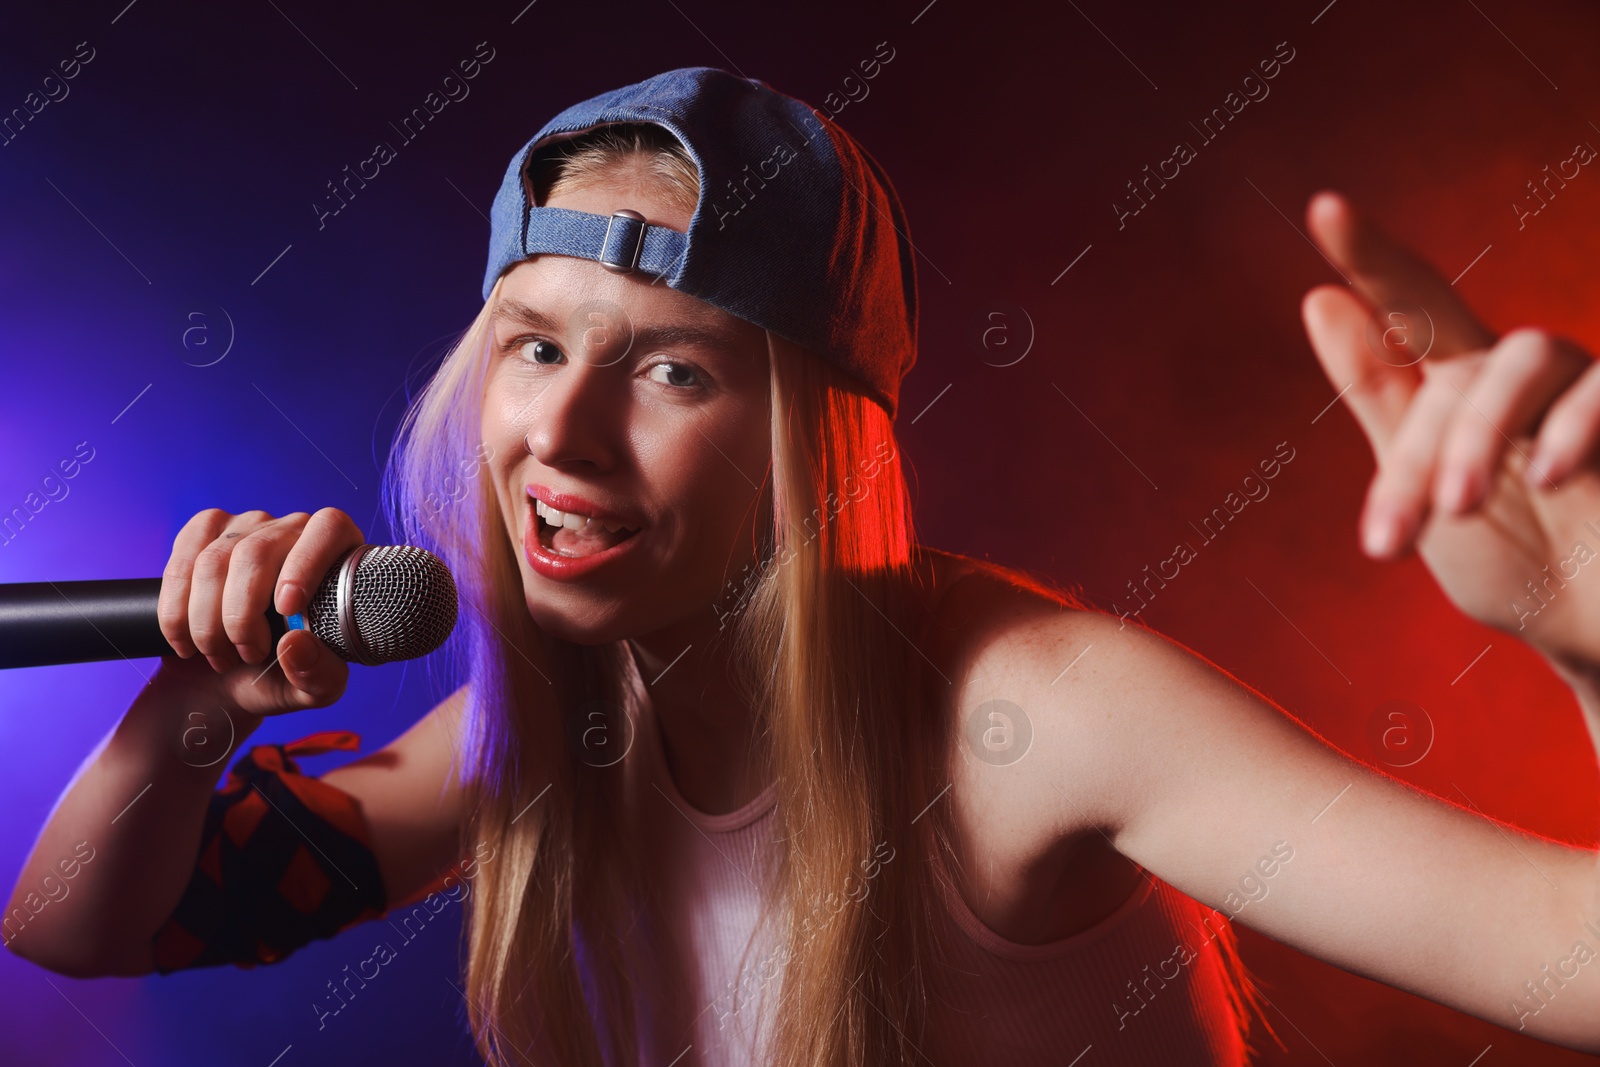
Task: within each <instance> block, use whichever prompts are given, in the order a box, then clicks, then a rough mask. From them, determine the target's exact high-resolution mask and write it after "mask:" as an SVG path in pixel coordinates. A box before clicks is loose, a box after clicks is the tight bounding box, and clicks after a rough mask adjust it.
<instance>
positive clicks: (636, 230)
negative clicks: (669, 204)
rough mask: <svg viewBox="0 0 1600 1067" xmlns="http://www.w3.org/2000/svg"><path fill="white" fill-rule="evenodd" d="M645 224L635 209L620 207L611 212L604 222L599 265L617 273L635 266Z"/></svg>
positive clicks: (624, 271) (642, 242)
mask: <svg viewBox="0 0 1600 1067" xmlns="http://www.w3.org/2000/svg"><path fill="white" fill-rule="evenodd" d="M647 226H648V224H647V223H646V222H645V221H644V216H643V215H641V214H639V213H638V212H637V211H633V210H630V209H629V208H622V209H621V210H619V211H615V212H613V213H612V215H611V221H610V222H608V223H606V236H605V240H603V241H602V242H601V243H600V265H601V266H602V267H604V268H605V269H606V270H609V271H612V272H614V273H617V274H626V273H627V272H628V271H631V270H633V269H634V268H635V267H637V266H638V265H639V252H640V250H641V249H643V248H644V231H645V230H646V228H647Z"/></svg>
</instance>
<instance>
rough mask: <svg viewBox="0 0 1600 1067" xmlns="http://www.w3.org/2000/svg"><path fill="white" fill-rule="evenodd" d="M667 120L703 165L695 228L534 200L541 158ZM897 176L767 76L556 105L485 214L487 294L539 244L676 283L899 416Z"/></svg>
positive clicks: (687, 76)
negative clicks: (621, 129)
mask: <svg viewBox="0 0 1600 1067" xmlns="http://www.w3.org/2000/svg"><path fill="white" fill-rule="evenodd" d="M620 122H646V123H654V124H656V125H659V126H664V127H665V128H666V129H668V130H669V131H671V132H672V133H673V134H674V135H675V136H676V137H677V138H678V140H680V141H681V142H683V145H684V147H685V148H686V149H688V153H689V155H690V156H691V157H692V158H693V159H694V162H695V166H696V168H697V169H698V170H699V173H700V198H699V201H698V202H697V203H696V205H695V210H694V215H693V216H692V217H691V218H690V220H689V230H688V232H687V233H684V232H681V231H678V230H674V229H670V228H668V227H665V226H658V225H652V224H649V223H647V222H645V221H644V216H643V215H642V214H640V213H639V212H637V211H633V210H631V209H624V210H620V211H617V212H616V213H614V214H612V215H599V214H594V213H591V212H587V211H572V210H568V209H566V208H557V207H548V206H541V205H538V204H535V203H534V200H535V199H536V196H535V193H534V185H533V177H532V174H533V173H534V172H533V170H532V164H534V163H535V161H536V160H537V159H538V158H539V157H540V156H541V153H542V152H543V151H544V150H546V149H549V148H550V147H551V146H555V145H558V144H559V142H561V141H563V140H567V139H570V138H572V137H574V136H576V135H577V134H579V133H582V132H584V131H586V130H589V129H593V128H594V127H597V126H603V125H607V124H611V123H620ZM907 229H908V227H907V224H906V218H905V210H904V208H903V207H902V206H901V204H900V199H899V197H898V196H897V195H896V194H895V191H894V188H893V187H892V186H891V185H890V184H889V178H888V175H886V174H885V173H884V172H883V169H882V168H881V167H879V166H878V164H877V162H876V161H875V160H874V159H873V158H872V157H871V156H869V155H868V154H867V152H866V150H865V149H863V148H862V147H861V146H860V145H859V144H857V143H856V141H855V140H854V139H853V138H851V137H850V136H849V135H848V134H846V133H845V132H844V131H843V130H842V129H840V128H839V126H838V125H836V124H835V123H833V122H832V121H830V120H829V119H827V118H826V117H825V116H823V115H821V113H819V112H816V111H815V110H813V109H812V108H811V107H810V106H809V105H808V104H805V103H803V102H802V101H800V100H796V99H795V98H793V97H790V96H786V95H784V94H783V93H779V92H777V91H775V90H773V89H771V88H769V87H768V86H767V85H765V84H764V83H762V82H759V81H756V80H754V79H750V78H740V77H736V76H734V75H732V74H730V73H728V72H727V71H725V70H718V69H716V68H714V67H684V68H681V69H678V70H669V71H667V72H665V73H663V74H658V75H656V76H655V77H653V78H648V79H646V80H644V81H641V82H639V83H637V84H634V85H628V86H624V87H623V88H621V89H614V90H612V91H610V92H605V93H601V94H600V95H599V96H595V97H592V98H591V99H588V100H585V101H583V102H582V103H578V104H574V105H572V106H571V107H569V108H567V109H566V110H565V111H562V112H561V113H560V114H558V115H556V116H555V117H554V118H553V119H551V120H550V121H549V122H547V123H545V125H544V127H543V128H542V129H541V130H540V131H539V132H538V133H537V134H535V135H534V137H533V139H532V140H530V141H529V142H528V143H527V144H525V145H524V146H523V147H522V148H521V149H520V150H518V152H517V154H516V155H515V156H514V157H512V160H511V163H510V165H509V166H508V167H507V168H506V173H505V178H504V179H503V180H502V181H501V183H500V189H499V191H498V192H497V193H496V194H495V198H494V207H493V208H492V209H491V211H490V232H489V264H488V269H487V270H486V271H485V272H484V276H483V296H484V299H485V300H487V299H488V298H489V293H490V292H491V291H492V290H493V288H494V284H495V281H496V279H498V278H499V277H500V275H501V274H502V273H504V272H505V271H506V270H507V269H508V268H510V267H511V266H513V265H514V264H516V263H517V262H518V261H519V260H522V259H525V258H526V257H528V256H532V255H536V254H538V253H541V252H550V253H555V254H558V255H565V256H580V257H582V258H584V259H590V260H594V261H596V262H598V263H600V264H602V265H604V266H605V267H606V268H607V269H610V270H613V271H617V272H623V273H625V272H629V271H637V272H639V273H641V274H645V275H652V276H658V277H659V278H664V279H665V281H666V283H667V285H668V286H670V287H671V288H673V289H676V290H678V291H679V292H682V293H687V294H688V295H689V296H692V297H695V298H697V299H699V300H703V301H705V302H706V303H708V304H711V305H713V306H715V307H718V308H721V309H722V310H723V311H726V312H728V313H729V314H731V315H735V316H737V317H738V318H741V319H744V320H746V321H747V322H750V323H753V324H755V325H756V326H760V327H762V328H763V329H766V330H769V331H771V332H772V333H774V334H777V335H779V336H780V337H784V338H787V339H788V340H790V341H792V342H794V343H795V344H797V345H800V346H801V347H802V348H805V349H807V350H809V351H811V352H813V353H815V354H816V355H818V356H820V357H822V358H823V359H825V360H827V361H828V362H830V363H832V364H834V365H836V366H838V367H840V368H842V369H843V370H845V371H846V372H848V373H849V374H850V375H852V376H853V377H854V378H856V379H857V380H858V381H860V382H861V383H862V384H863V385H864V386H865V391H866V392H867V394H868V395H869V396H871V398H872V399H873V400H875V401H877V402H878V403H879V404H880V405H882V406H883V407H884V409H885V410H887V411H888V413H889V415H890V417H891V418H892V417H893V416H894V413H895V407H896V402H897V399H898V395H899V389H900V380H901V379H902V378H903V377H904V376H905V374H906V372H907V371H909V370H910V369H911V365H912V364H913V363H914V362H915V361H916V349H917V285H916V269H915V263H914V255H915V250H914V249H913V247H912V245H911V240H910V238H909V237H907V236H906V233H907Z"/></svg>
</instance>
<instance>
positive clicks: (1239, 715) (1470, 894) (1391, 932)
mask: <svg viewBox="0 0 1600 1067" xmlns="http://www.w3.org/2000/svg"><path fill="white" fill-rule="evenodd" d="M1006 603H1007V605H1008V606H1004V607H996V606H994V605H993V604H991V606H990V609H989V610H991V611H995V612H997V613H998V614H999V615H1000V616H1001V617H1004V618H1005V619H1006V621H1005V622H1003V623H1001V624H1000V625H999V627H998V628H997V629H996V630H995V631H993V632H995V633H996V635H997V636H996V637H995V639H993V640H991V641H990V642H989V643H988V644H987V647H986V648H985V649H984V650H982V651H981V652H979V653H978V654H977V655H976V656H975V657H974V659H973V661H972V662H971V664H970V665H969V668H968V669H967V670H965V671H964V672H963V675H964V679H965V681H964V687H963V689H964V691H963V696H962V701H961V703H962V706H964V707H966V706H971V705H972V704H974V703H976V702H980V701H983V700H986V699H991V698H995V697H1004V698H1006V699H1009V700H1011V701H1013V702H1015V703H1016V704H1017V705H1018V706H1020V707H1021V708H1023V709H1025V710H1026V712H1027V713H1028V714H1029V716H1030V717H1031V719H1032V726H1033V742H1032V744H1033V749H1032V750H1031V751H1030V752H1029V753H1028V756H1027V758H1026V759H1024V760H1022V761H1020V762H1018V763H1016V764H1015V765H1013V766H1006V767H991V766H987V765H983V764H976V765H974V767H973V768H970V769H969V771H968V772H967V773H974V774H983V775H988V776H990V778H991V779H992V781H991V783H990V785H989V786H988V789H989V794H990V795H991V796H994V797H996V798H997V800H998V801H999V804H998V805H997V807H996V810H1003V811H1008V812H1022V811H1025V812H1031V813H1033V814H1031V815H1030V816H1029V818H1030V820H1031V822H1032V825H1033V828H1034V829H1035V830H1036V832H1038V833H1041V834H1046V833H1048V834H1057V835H1065V834H1068V833H1072V832H1078V831H1081V830H1082V829H1084V828H1086V826H1094V827H1097V828H1100V829H1101V830H1103V832H1104V833H1106V834H1107V835H1108V836H1109V837H1110V838H1111V840H1112V842H1113V844H1114V845H1115V846H1116V848H1117V850H1118V851H1120V852H1121V853H1123V854H1124V855H1125V856H1127V857H1128V858H1130V859H1132V860H1134V861H1135V862H1137V863H1139V864H1140V865H1141V866H1143V867H1145V868H1146V869H1148V870H1149V871H1151V872H1152V873H1154V874H1155V875H1157V876H1159V877H1160V878H1162V879H1164V880H1165V881H1167V882H1169V883H1170V884H1172V885H1173V886H1175V887H1177V888H1178V889H1180V890H1182V891H1183V892H1185V893H1187V894H1188V895H1190V896H1192V897H1194V898H1195V899H1197V900H1199V901H1201V902H1202V903H1204V904H1207V905H1209V906H1211V907H1213V908H1216V909H1218V910H1219V911H1221V912H1222V913H1223V914H1225V915H1229V916H1231V917H1233V918H1236V919H1237V920H1238V921H1239V922H1242V923H1244V924H1245V925H1247V926H1250V927H1251V928H1252V929H1255V930H1258V931H1260V932H1261V933H1264V934H1266V935H1268V936H1270V937H1272V938H1274V939H1275V940H1278V941H1281V942H1283V943H1285V944H1288V945H1291V946H1293V947H1295V948H1298V949H1300V950H1302V951H1304V952H1307V953H1310V954H1311V955H1314V956H1317V957H1319V958H1321V959H1324V960H1327V961H1328V962H1330V963H1333V964H1335V965H1337V966H1339V967H1342V968H1344V969H1346V970H1349V971H1352V972H1354V973H1357V974H1361V975H1364V976H1366V977H1369V978H1373V979H1376V980H1378V981H1381V982H1384V983H1386V984H1388V985H1392V986H1395V987H1397V988H1400V989H1404V990H1406V991H1408V992H1412V993H1416V994H1418V995H1420V996H1424V997H1427V998H1428V999H1430V1000H1434V1001H1437V1002H1439V1003H1441V1004H1446V1005H1448V1006H1450V1007H1453V1008H1455V1009H1457V1010H1460V1011H1463V1012H1467V1013H1468V1014H1471V1015H1475V1016H1477V1017H1479V1018H1481V1019H1485V1020H1488V1021H1490V1022H1494V1023H1497V1024H1499V1025H1502V1026H1505V1027H1508V1028H1510V1029H1513V1030H1521V1031H1523V1032H1524V1033H1527V1034H1529V1035H1531V1036H1534V1037H1537V1038H1540V1039H1541V1040H1544V1041H1549V1042H1553V1043H1556V1044H1560V1045H1565V1046H1568V1047H1571V1048H1577V1049H1583V1050H1586V1051H1591V1052H1594V1051H1600V893H1597V887H1600V870H1597V855H1596V853H1595V852H1593V851H1590V850H1588V849H1581V848H1574V847H1571V846H1568V845H1564V844H1561V843H1558V842H1555V841H1551V840H1548V839H1545V838H1541V837H1538V836H1535V835H1530V834H1527V833H1524V832H1522V831H1520V830H1517V829H1515V828H1513V827H1510V826H1506V825H1504V824H1501V823H1497V822H1495V821H1492V820H1490V819H1489V818H1487V817H1485V816H1483V815H1481V814H1478V813H1476V812H1475V811H1472V810H1469V809H1468V808H1466V807H1464V806H1461V805H1458V804H1455V803H1452V802H1449V801H1445V800H1441V799H1439V798H1436V797H1432V796H1429V795H1427V794H1424V793H1422V792H1420V791H1418V790H1416V789H1414V788H1412V787H1410V786H1408V785H1406V784H1404V783H1402V782H1399V781H1397V780H1395V779H1393V778H1391V777H1389V776H1387V775H1384V774H1382V773H1380V772H1378V771H1375V770H1373V769H1372V768H1369V767H1367V766H1365V765H1363V764H1361V763H1358V762H1357V761H1355V760H1353V759H1350V758H1349V757H1347V756H1345V755H1344V754H1342V753H1340V752H1339V751H1337V750H1336V749H1334V748H1333V747H1331V746H1330V745H1328V744H1327V743H1326V742H1324V741H1323V740H1322V739H1321V738H1319V737H1317V736H1316V735H1315V734H1313V733H1312V732H1310V731H1309V730H1308V729H1307V728H1306V727H1305V726H1303V725H1302V724H1301V723H1299V722H1298V721H1297V720H1295V719H1294V718H1293V717H1292V716H1290V715H1289V714H1288V713H1286V712H1284V711H1283V710H1282V709H1280V708H1278V707H1276V706H1275V705H1273V704H1272V703H1271V701H1269V700H1268V699H1267V698H1265V697H1264V696H1262V695H1261V694H1259V693H1257V692H1255V691H1254V690H1252V689H1250V688H1249V687H1248V686H1246V685H1244V684H1242V683H1241V682H1239V681H1237V680H1236V679H1234V678H1232V677H1231V676H1230V675H1228V674H1227V673H1226V672H1225V671H1223V670H1221V669H1220V668H1217V667H1215V666H1214V665H1212V664H1210V663H1208V662H1207V661H1206V660H1204V659H1203V658H1201V657H1200V656H1198V655H1196V654H1194V653H1192V652H1190V651H1189V650H1187V649H1185V648H1184V647H1183V646H1181V645H1179V644H1177V643H1176V642H1173V641H1171V640H1169V639H1167V638H1164V637H1162V636H1160V635H1158V634H1155V633H1152V632H1149V631H1146V630H1143V629H1140V628H1135V627H1127V628H1123V627H1120V626H1119V624H1118V622H1117V620H1116V619H1114V618H1112V617H1109V616H1105V615H1100V614H1090V613H1083V612H1065V613H1064V612H1062V611H1060V610H1058V609H1057V608H1056V607H1055V606H1054V605H1040V604H1038V603H1037V602H1029V601H1026V600H1024V599H1023V598H1020V597H1017V596H1011V597H1010V598H1009V599H1008V600H1007V601H1006ZM1086 648H1087V651H1085V649H1086ZM1080 653H1081V654H1082V655H1081V658H1077V657H1079V656H1080ZM1075 659H1076V662H1075V663H1074V665H1073V666H1072V668H1071V670H1068V671H1066V672H1065V673H1064V674H1063V673H1062V667H1063V665H1065V664H1067V663H1072V662H1073V661H1074V660H1075ZM1030 762H1031V764H1032V765H1031V767H1030V766H1029V764H1030Z"/></svg>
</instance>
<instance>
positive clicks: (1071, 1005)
mask: <svg viewBox="0 0 1600 1067" xmlns="http://www.w3.org/2000/svg"><path fill="white" fill-rule="evenodd" d="M642 705H643V706H642V707H641V708H640V715H639V720H638V724H639V729H638V735H637V737H636V738H635V744H634V746H633V748H634V751H631V752H630V754H629V757H628V758H629V759H630V760H631V759H635V758H637V759H639V760H640V761H641V762H640V771H641V775H640V778H639V779H638V781H639V783H640V790H639V798H640V801H639V802H640V804H641V808H640V811H639V816H640V822H639V826H640V837H641V839H640V840H639V841H638V842H635V845H636V847H637V849H638V853H637V854H638V856H639V859H640V862H641V864H642V871H643V875H644V878H643V885H645V886H646V887H647V892H648V899H647V900H645V901H643V902H642V905H643V907H642V910H641V918H640V920H639V922H638V924H637V925H636V927H635V928H634V930H632V931H630V932H629V933H628V934H627V935H626V936H627V943H628V945H629V951H630V953H631V954H632V956H633V960H634V962H633V967H634V975H635V979H636V982H637V988H638V989H639V990H640V1001H639V1003H638V1004H637V1005H636V1012H637V1016H638V1020H639V1034H640V1050H641V1059H640V1063H641V1064H648V1065H652V1067H668V1065H670V1067H743V1065H747V1064H760V1063H765V1062H768V1059H769V1058H768V1057H766V1056H765V1055H764V1052H763V1047H762V1042H764V1041H765V1040H766V1038H767V1032H768V1031H770V1029H771V1023H770V1019H768V1018H767V1016H766V1014H765V1013H766V1012H767V1011H768V1010H770V1006H771V1004H772V1003H774V994H775V992H776V988H777V983H779V982H781V981H782V971H783V968H782V966H781V964H782V960H781V956H780V955H779V954H778V953H777V952H775V951H774V947H773V943H772V942H771V941H770V940H768V938H767V936H766V931H765V929H763V930H762V931H757V930H756V926H757V917H758V915H759V911H760V905H761V895H760V886H762V885H763V884H764V882H763V879H764V877H765V875H766V872H767V871H768V870H769V869H771V867H770V865H771V864H772V863H773V862H774V861H775V859H776V853H775V851H774V845H773V841H772V836H771V835H772V828H773V824H774V822H775V819H774V812H775V810H776V808H775V805H776V789H775V786H768V788H767V789H766V790H765V791H763V792H762V793H761V795H760V796H758V797H756V798H755V799H754V800H752V801H750V802H749V803H748V804H746V805H744V806H743V807H742V808H740V809H739V810H738V811H734V812H729V813H728V814H725V815H707V814H705V813H703V812H700V811H698V810H696V809H695V808H693V807H692V806H691V805H690V804H689V803H688V802H687V801H686V800H684V798H683V797H682V796H681V795H680V794H679V793H678V790H677V787H676V786H675V785H674V784H673V781H672V776H671V774H670V771H669V769H668V767H667V763H666V759H665V755H664V750H663V748H662V742H661V734H660V730H659V728H658V726H657V724H656V721H655V719H654V715H653V712H652V711H651V709H650V707H649V702H648V700H646V701H643V702H642ZM909 861H910V857H907V856H899V857H896V858H894V859H893V860H892V862H909ZM847 906H848V905H847ZM944 914H945V916H946V920H947V921H948V922H950V923H952V924H953V929H952V930H950V934H951V936H950V937H949V938H947V941H948V942H949V944H950V945H952V946H953V948H952V953H953V955H952V958H950V959H947V960H944V961H942V962H940V963H935V964H934V965H933V967H931V968H930V973H929V978H928V994H929V998H930V999H929V1006H930V1009H931V1010H930V1011H929V1013H928V1014H929V1028H928V1032H927V1034H926V1035H925V1039H924V1040H923V1041H921V1042H919V1048H920V1049H921V1050H922V1052H923V1053H924V1054H925V1055H926V1056H927V1057H928V1059H929V1060H931V1061H932V1062H933V1063H935V1064H938V1065H939V1067H968V1065H971V1067H978V1065H980V1064H981V1065H988V1064H995V1063H1003V1064H1006V1065H1007V1067H1035V1065H1037V1067H1045V1065H1049V1067H1067V1065H1078V1067H1110V1065H1121V1064H1130V1065H1146V1064H1163V1065H1186V1064H1193V1065H1204V1067H1220V1065H1228V1067H1233V1065H1237V1064H1243V1063H1245V1062H1246V1060H1245V1054H1244V1045H1243V1041H1242V1040H1241V1037H1240V1027H1239V1019H1238V1015H1237V1013H1236V1011H1235V1010H1234V1008H1233V1006H1232V1001H1231V1000H1230V997H1229V989H1230V979H1229V976H1228V972H1227V970H1226V968H1225V966H1224V964H1223V959H1222V952H1223V942H1224V941H1225V940H1228V939H1231V938H1232V937H1233V936H1234V935H1233V931H1232V930H1231V929H1228V928H1227V927H1226V925H1225V924H1223V923H1222V922H1221V920H1220V916H1216V915H1214V913H1212V912H1211V909H1209V908H1206V907H1205V906H1204V905H1201V904H1199V903H1198V902H1196V901H1195V900H1193V899H1191V898H1190V897H1188V896H1185V895H1184V894H1182V893H1180V892H1179V891H1178V890H1176V889H1174V888H1173V887H1171V886H1169V885H1167V884H1166V883H1165V882H1162V881H1161V880H1159V879H1157V878H1155V877H1154V876H1152V875H1149V874H1148V872H1147V874H1146V878H1145V880H1144V881H1143V882H1142V883H1141V884H1140V887H1139V889H1138V890H1137V891H1135V892H1134V894H1133V895H1132V897H1130V898H1129V899H1128V900H1127V901H1126V902H1125V903H1123V904H1122V905H1121V906H1120V907H1118V908H1117V909H1116V911H1114V912H1113V913H1112V914H1110V915H1108V916H1106V917H1105V918H1104V919H1102V920H1101V921H1100V922H1098V923H1096V924H1095V925H1094V926H1092V927H1090V928H1088V929H1086V930H1083V931H1081V932H1079V933H1076V934H1072V935H1070V936H1068V937H1065V938H1062V939H1060V940H1058V941H1054V942H1050V943H1048V944H1043V945H1021V944H1017V943H1015V942H1011V941H1007V940H1005V939H1004V938H1002V937H1000V936H999V935H998V934H996V933H994V932H993V931H992V930H990V929H989V928H988V927H986V926H984V925H983V923H982V921H981V920H979V919H978V918H977V916H975V915H974V914H973V913H972V911H971V909H970V908H969V907H968V906H967V905H966V903H965V901H963V900H962V899H961V896H960V894H959V893H956V892H953V891H952V892H951V893H950V894H949V895H948V896H947V899H946V908H945V912H944ZM1208 915H1211V916H1212V923H1210V924H1208V923H1206V922H1205V919H1206V917H1207V916H1208ZM757 933H759V934H761V936H754V935H755V934H757ZM762 1020H766V1022H765V1025H764V1026H762V1027H760V1028H759V1030H760V1033H759V1034H757V1030H758V1027H757V1025H756V1024H757V1023H758V1021H762Z"/></svg>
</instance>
